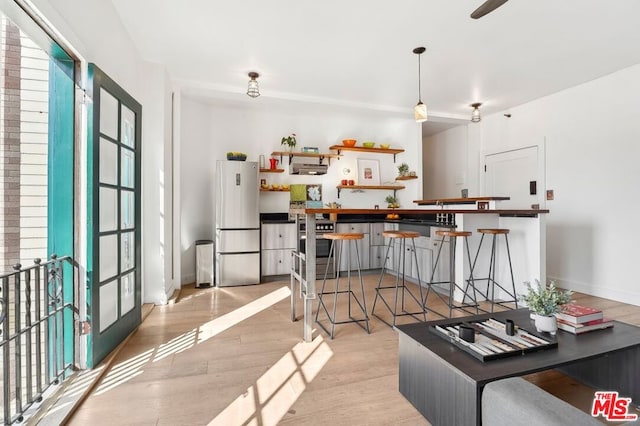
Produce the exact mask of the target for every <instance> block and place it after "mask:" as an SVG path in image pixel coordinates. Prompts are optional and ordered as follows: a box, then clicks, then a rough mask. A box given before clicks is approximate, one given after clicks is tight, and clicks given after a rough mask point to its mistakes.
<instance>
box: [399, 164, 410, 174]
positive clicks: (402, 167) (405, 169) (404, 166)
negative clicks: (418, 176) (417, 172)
mask: <svg viewBox="0 0 640 426" xmlns="http://www.w3.org/2000/svg"><path fill="white" fill-rule="evenodd" d="M398 174H399V175H400V176H406V175H408V174H409V165H408V164H407V163H402V164H400V165H399V166H398Z"/></svg>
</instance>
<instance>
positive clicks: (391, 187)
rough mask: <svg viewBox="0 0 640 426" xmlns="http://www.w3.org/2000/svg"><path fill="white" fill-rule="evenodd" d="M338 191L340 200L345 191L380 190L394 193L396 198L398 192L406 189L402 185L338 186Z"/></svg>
mask: <svg viewBox="0 0 640 426" xmlns="http://www.w3.org/2000/svg"><path fill="white" fill-rule="evenodd" d="M336 188H337V189H338V198H340V191H341V190H343V189H362V190H368V189H380V190H386V191H393V196H394V197H395V196H396V191H397V190H399V189H404V188H405V187H404V186H402V185H338V186H336Z"/></svg>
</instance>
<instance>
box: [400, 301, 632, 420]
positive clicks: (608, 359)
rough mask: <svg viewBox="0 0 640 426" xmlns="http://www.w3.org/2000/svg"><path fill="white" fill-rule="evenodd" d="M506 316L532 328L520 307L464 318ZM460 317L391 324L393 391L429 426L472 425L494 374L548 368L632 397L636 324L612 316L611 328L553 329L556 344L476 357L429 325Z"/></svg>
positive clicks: (519, 373) (526, 312)
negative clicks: (396, 382)
mask: <svg viewBox="0 0 640 426" xmlns="http://www.w3.org/2000/svg"><path fill="white" fill-rule="evenodd" d="M488 318H495V319H497V320H501V321H504V320H505V319H511V320H513V321H514V322H515V323H516V324H517V325H518V326H520V327H522V328H524V329H527V330H531V331H535V327H534V325H533V321H531V320H530V319H529V310H528V309H518V310H513V311H504V312H497V313H493V314H483V315H474V316H470V317H466V318H465V320H466V321H474V320H482V319H488ZM460 320H461V319H460V318H453V319H445V320H438V321H430V322H427V323H416V324H406V325H399V326H397V327H396V328H397V329H398V332H399V373H400V393H402V395H404V397H405V398H407V399H408V400H409V401H410V402H411V403H412V404H413V406H414V407H416V408H417V409H418V411H420V413H422V415H423V416H425V417H426V418H427V420H429V422H431V423H432V424H433V425H479V424H480V422H481V412H480V409H481V397H482V390H483V388H484V386H485V385H486V384H487V383H489V382H491V381H494V380H499V379H503V378H506V377H514V376H522V375H525V374H530V373H535V372H538V371H544V370H549V369H558V370H560V371H562V372H563V373H565V374H567V375H569V376H571V377H573V378H575V379H576V380H579V381H581V382H582V383H584V384H586V385H588V386H591V387H593V388H596V389H599V390H612V391H618V392H619V393H620V396H625V397H631V398H632V399H633V403H634V404H636V405H637V404H638V403H640V382H639V381H638V379H637V378H638V377H640V327H635V326H632V325H629V324H625V323H621V322H618V321H615V324H614V326H613V328H609V329H604V330H597V331H592V332H589V333H585V334H582V335H573V334H571V333H567V332H563V331H560V330H559V331H558V333H557V340H558V347H557V348H553V349H545V350H542V351H539V352H534V353H527V354H525V355H518V356H513V357H509V358H503V359H496V360H491V361H486V362H482V361H480V360H478V359H475V358H474V357H472V356H471V355H469V354H467V353H466V352H464V351H462V350H460V349H458V348H457V347H456V346H454V345H452V344H451V343H450V342H448V341H447V340H445V339H443V338H441V337H440V336H437V335H435V334H434V333H432V332H431V331H429V326H430V325H444V324H451V323H458V322H460Z"/></svg>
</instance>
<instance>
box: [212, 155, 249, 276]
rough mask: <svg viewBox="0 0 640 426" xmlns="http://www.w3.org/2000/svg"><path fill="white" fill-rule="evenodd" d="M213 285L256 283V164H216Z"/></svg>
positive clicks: (225, 162) (234, 162) (220, 162)
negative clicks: (214, 271) (214, 268)
mask: <svg viewBox="0 0 640 426" xmlns="http://www.w3.org/2000/svg"><path fill="white" fill-rule="evenodd" d="M215 187H216V244H215V248H216V257H215V260H216V274H215V278H216V286H218V287H227V286H236V285H249V284H258V283H260V214H259V212H258V210H259V208H258V198H259V190H258V163H256V162H249V161H218V162H217V165H216V185H215Z"/></svg>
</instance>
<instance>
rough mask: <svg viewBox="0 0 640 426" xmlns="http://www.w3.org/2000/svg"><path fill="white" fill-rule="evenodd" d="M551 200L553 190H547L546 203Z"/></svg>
mask: <svg viewBox="0 0 640 426" xmlns="http://www.w3.org/2000/svg"><path fill="white" fill-rule="evenodd" d="M551 200H553V189H547V201H551Z"/></svg>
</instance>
